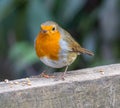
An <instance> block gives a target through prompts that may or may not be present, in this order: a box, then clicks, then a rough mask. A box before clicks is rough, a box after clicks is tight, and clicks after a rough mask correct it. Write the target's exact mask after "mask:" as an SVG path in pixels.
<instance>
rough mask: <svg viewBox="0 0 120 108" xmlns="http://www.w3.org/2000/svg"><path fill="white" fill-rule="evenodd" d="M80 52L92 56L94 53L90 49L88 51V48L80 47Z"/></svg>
mask: <svg viewBox="0 0 120 108" xmlns="http://www.w3.org/2000/svg"><path fill="white" fill-rule="evenodd" d="M80 52H81V53H83V54H88V55H90V56H94V53H93V52H92V51H89V50H87V49H85V48H81V51H80Z"/></svg>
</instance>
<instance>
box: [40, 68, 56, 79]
mask: <svg viewBox="0 0 120 108" xmlns="http://www.w3.org/2000/svg"><path fill="white" fill-rule="evenodd" d="M46 71H48V69H47V70H45V71H43V72H42V73H41V74H40V76H41V77H44V78H54V77H55V76H53V75H48V74H46V73H45V72H46Z"/></svg>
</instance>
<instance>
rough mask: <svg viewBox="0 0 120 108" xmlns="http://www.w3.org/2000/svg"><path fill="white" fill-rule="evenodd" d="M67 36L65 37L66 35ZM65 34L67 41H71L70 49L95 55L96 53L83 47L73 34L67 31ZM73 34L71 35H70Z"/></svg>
mask: <svg viewBox="0 0 120 108" xmlns="http://www.w3.org/2000/svg"><path fill="white" fill-rule="evenodd" d="M64 35H65V36H66V37H65V36H64ZM64 35H63V38H64V40H65V41H67V42H68V43H69V47H70V49H69V50H70V51H71V52H76V53H78V54H81V53H82V54H88V55H90V56H93V55H94V53H93V52H91V51H89V50H87V49H85V48H82V47H81V46H80V45H79V44H78V43H77V42H76V41H75V40H74V39H73V38H72V36H71V35H70V34H69V33H68V32H67V31H64ZM70 36H71V37H70Z"/></svg>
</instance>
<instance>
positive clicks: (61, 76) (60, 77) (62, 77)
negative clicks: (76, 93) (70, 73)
mask: <svg viewBox="0 0 120 108" xmlns="http://www.w3.org/2000/svg"><path fill="white" fill-rule="evenodd" d="M67 70H68V65H67V66H66V68H65V71H64V73H62V75H60V76H58V77H57V78H56V79H55V81H58V80H60V79H62V80H65V78H64V77H65V75H66V72H67Z"/></svg>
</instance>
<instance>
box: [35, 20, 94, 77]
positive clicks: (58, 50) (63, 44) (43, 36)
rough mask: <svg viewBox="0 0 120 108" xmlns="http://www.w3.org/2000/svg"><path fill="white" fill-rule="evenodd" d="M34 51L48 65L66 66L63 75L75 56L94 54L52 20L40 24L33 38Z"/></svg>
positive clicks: (54, 66) (53, 66) (55, 66)
mask: <svg viewBox="0 0 120 108" xmlns="http://www.w3.org/2000/svg"><path fill="white" fill-rule="evenodd" d="M35 51H36V54H37V56H38V57H39V58H40V60H41V61H42V62H43V63H44V64H46V65H47V66H49V67H52V68H62V67H66V68H65V71H64V73H63V75H62V77H61V78H62V79H64V75H65V73H66V71H67V69H68V66H69V65H71V64H72V63H73V62H74V61H75V59H76V57H77V56H78V55H80V54H88V55H91V56H93V55H94V54H93V53H92V52H91V51H89V50H87V49H85V48H82V47H81V46H80V45H79V44H78V43H77V42H76V41H75V40H74V39H73V38H72V36H71V34H70V33H68V32H67V31H66V30H64V29H63V28H62V27H60V26H59V25H58V24H57V23H55V22H53V21H46V22H44V23H42V24H41V30H40V32H39V33H38V35H37V37H36V39H35Z"/></svg>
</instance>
